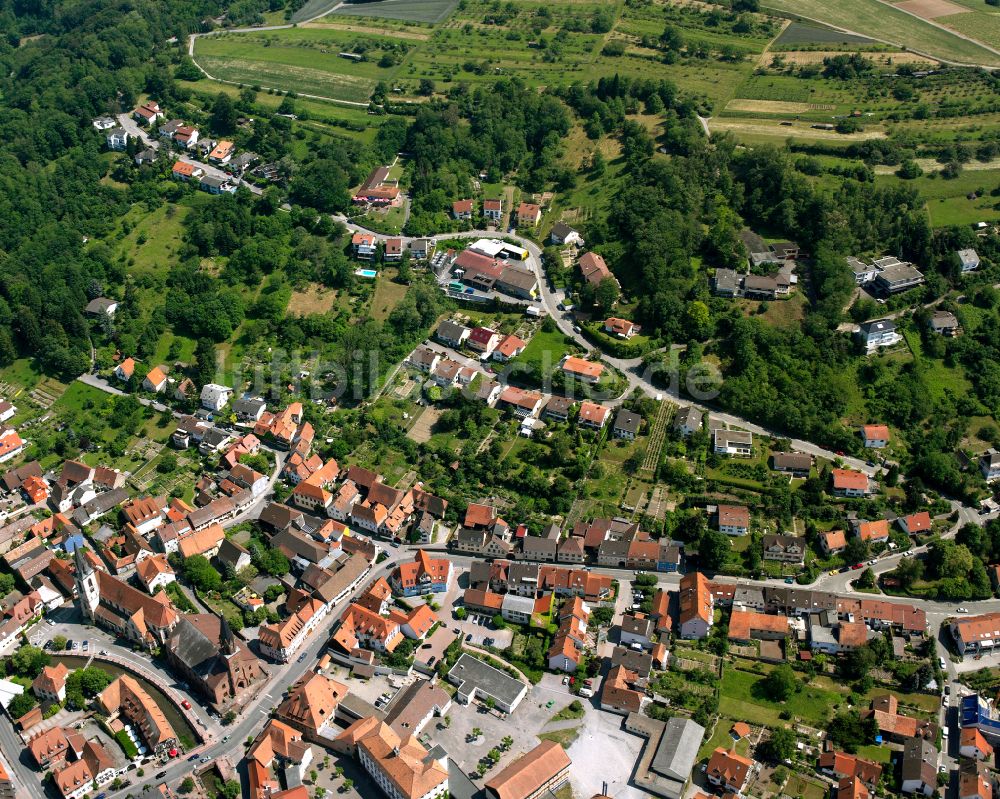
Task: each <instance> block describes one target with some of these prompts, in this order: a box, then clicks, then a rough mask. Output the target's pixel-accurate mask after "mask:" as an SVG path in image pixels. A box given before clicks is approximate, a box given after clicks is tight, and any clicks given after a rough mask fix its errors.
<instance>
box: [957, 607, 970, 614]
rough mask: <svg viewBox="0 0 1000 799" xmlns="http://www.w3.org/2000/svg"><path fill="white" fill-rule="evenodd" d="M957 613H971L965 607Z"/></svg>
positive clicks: (958, 609)
mask: <svg viewBox="0 0 1000 799" xmlns="http://www.w3.org/2000/svg"><path fill="white" fill-rule="evenodd" d="M955 612H956V613H968V612H969V609H968V608H965V607H962V608H957V609H956V611H955Z"/></svg>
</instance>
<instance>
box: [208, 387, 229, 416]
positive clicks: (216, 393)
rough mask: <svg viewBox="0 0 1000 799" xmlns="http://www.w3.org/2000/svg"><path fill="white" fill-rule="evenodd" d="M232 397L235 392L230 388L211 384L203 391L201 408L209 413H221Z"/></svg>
mask: <svg viewBox="0 0 1000 799" xmlns="http://www.w3.org/2000/svg"><path fill="white" fill-rule="evenodd" d="M232 395H233V390H232V389H231V388H229V387H228V386H220V385H219V384H218V383H209V384H208V385H206V386H205V387H204V388H203V389H202V390H201V407H202V408H205V409H206V410H209V411H221V410H222V409H223V408H224V407H225V406H226V403H227V402H229V398H230V397H231V396H232Z"/></svg>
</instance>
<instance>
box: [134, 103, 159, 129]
mask: <svg viewBox="0 0 1000 799" xmlns="http://www.w3.org/2000/svg"><path fill="white" fill-rule="evenodd" d="M132 116H133V117H135V118H136V119H137V120H138V121H139V122H145V123H146V124H147V125H152V124H153V123H154V122H156V120H158V119H162V118H163V110H162V109H161V108H160V104H159V103H158V102H156V101H155V100H150V101H148V102H145V103H143V104H142V105H140V106H139V107H138V108H137V109H135V111H133V112H132Z"/></svg>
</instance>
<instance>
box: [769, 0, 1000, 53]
mask: <svg viewBox="0 0 1000 799" xmlns="http://www.w3.org/2000/svg"><path fill="white" fill-rule="evenodd" d="M764 6H765V8H767V9H773V10H775V11H779V12H781V13H784V14H790V15H792V16H793V17H794V16H795V15H799V14H801V15H802V16H803V17H807V18H808V19H810V20H816V21H819V22H823V23H827V24H829V25H835V26H836V27H838V28H844V29H845V30H849V31H854V32H855V33H859V34H862V35H864V36H871V37H872V38H875V39H879V40H881V41H887V42H891V43H893V44H899V45H903V46H905V47H907V48H909V49H911V50H919V51H921V52H924V53H927V54H929V55H932V56H934V57H935V58H942V59H945V60H948V61H958V62H962V63H967V64H983V65H987V66H998V65H1000V56H998V55H996V54H995V53H992V52H990V51H989V50H987V49H986V48H984V47H981V46H979V45H978V44H976V43H974V42H970V41H966V40H964V39H962V38H960V37H958V36H955V35H953V34H951V33H948V32H947V31H944V30H941V29H940V28H936V27H934V26H933V25H928V24H927V23H926V22H923V21H921V20H920V19H918V18H916V17H914V16H911V15H909V14H907V13H906V12H904V11H900V10H899V9H896V8H892V7H891V6H889V5H887V4H885V3H881V2H879V0H837V2H834V3H831V2H829V0H766V2H765V3H764Z"/></svg>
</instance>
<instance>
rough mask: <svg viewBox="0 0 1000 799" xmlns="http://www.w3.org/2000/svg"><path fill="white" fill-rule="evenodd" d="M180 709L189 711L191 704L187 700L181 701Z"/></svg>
mask: <svg viewBox="0 0 1000 799" xmlns="http://www.w3.org/2000/svg"><path fill="white" fill-rule="evenodd" d="M181 707H182V708H184V709H185V710H190V709H191V703H190V702H188V701H187V699H182V700H181Z"/></svg>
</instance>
